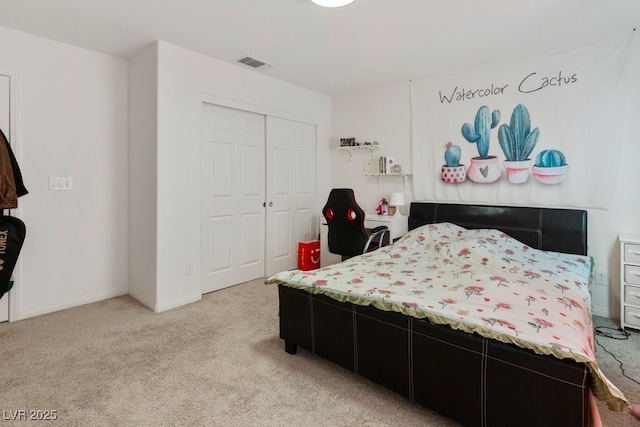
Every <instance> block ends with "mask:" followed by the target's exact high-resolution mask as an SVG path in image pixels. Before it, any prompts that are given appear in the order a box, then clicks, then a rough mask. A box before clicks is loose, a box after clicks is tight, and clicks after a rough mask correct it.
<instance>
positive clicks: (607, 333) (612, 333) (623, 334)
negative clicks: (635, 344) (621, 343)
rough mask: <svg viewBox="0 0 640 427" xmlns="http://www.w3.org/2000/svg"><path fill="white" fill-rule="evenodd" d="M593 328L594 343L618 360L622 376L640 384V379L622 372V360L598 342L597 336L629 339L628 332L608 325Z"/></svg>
mask: <svg viewBox="0 0 640 427" xmlns="http://www.w3.org/2000/svg"><path fill="white" fill-rule="evenodd" d="M595 330H596V336H595V340H596V343H598V345H599V346H600V347H602V349H603V350H604V351H605V352H607V353H608V354H610V355H611V357H613V358H614V359H615V361H616V362H618V364H619V365H620V372H622V375H623V376H624V377H627V378H628V379H630V380H631V381H633V382H634V383H636V384H638V385H640V381H638V380H636V379H635V378H632V377H630V376H629V375H627V374H626V373H625V372H624V366H623V365H622V362H621V361H620V359H618V358H617V357H616V355H615V354H613V353H611V352H610V351H609V350H607V349H606V348H605V346H603V345H602V343H600V341H598V336H602V337H606V338H611V339H614V340H628V339H629V335H630V334H629V332H627V331H625V330H624V329H616V328H610V327H607V326H596V328H595Z"/></svg>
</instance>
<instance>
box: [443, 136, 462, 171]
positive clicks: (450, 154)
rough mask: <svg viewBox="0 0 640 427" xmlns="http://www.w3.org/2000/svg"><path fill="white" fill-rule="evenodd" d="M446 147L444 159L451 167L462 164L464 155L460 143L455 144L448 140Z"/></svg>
mask: <svg viewBox="0 0 640 427" xmlns="http://www.w3.org/2000/svg"><path fill="white" fill-rule="evenodd" d="M444 148H446V150H445V152H444V161H445V163H446V164H447V166H449V167H450V168H453V167H456V166H460V156H461V155H462V150H460V147H459V146H458V145H453V143H452V142H451V141H449V142H447V144H446V145H445V146H444Z"/></svg>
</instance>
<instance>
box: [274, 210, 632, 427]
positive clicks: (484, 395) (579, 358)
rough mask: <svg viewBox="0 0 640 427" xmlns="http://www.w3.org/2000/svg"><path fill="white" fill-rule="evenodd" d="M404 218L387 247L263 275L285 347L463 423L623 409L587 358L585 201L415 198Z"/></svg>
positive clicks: (566, 419) (583, 422)
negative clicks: (571, 204) (602, 406)
mask: <svg viewBox="0 0 640 427" xmlns="http://www.w3.org/2000/svg"><path fill="white" fill-rule="evenodd" d="M408 221H409V230H410V231H409V233H407V235H405V236H404V237H403V238H401V239H400V240H398V241H397V242H396V243H395V244H394V245H390V246H387V247H384V248H381V249H379V250H377V251H375V252H373V253H370V254H366V255H362V256H359V257H356V258H352V259H350V260H346V261H343V262H342V263H339V264H335V265H333V266H329V267H326V268H323V269H320V270H314V271H309V272H301V271H297V270H294V271H288V272H281V273H278V274H277V275H274V276H272V277H270V278H268V279H267V280H266V282H267V283H275V284H278V293H279V303H280V337H281V338H282V339H283V340H284V344H285V351H286V352H288V353H290V354H295V353H296V351H297V348H298V347H302V348H304V349H307V350H309V351H311V352H313V353H314V354H316V355H318V356H321V357H324V358H326V359H328V360H331V361H333V362H335V363H337V364H339V365H341V366H343V367H345V368H347V369H350V370H352V371H354V372H356V373H358V374H359V375H362V376H364V377H366V378H368V379H370V380H372V381H374V382H376V383H379V384H381V385H383V386H385V387H387V388H389V389H391V390H393V391H395V392H397V393H400V394H402V395H404V396H406V397H407V398H409V399H411V400H412V401H414V402H416V403H418V404H421V405H424V406H426V407H428V408H431V409H433V410H435V411H437V412H440V413H442V414H444V415H446V416H448V417H450V418H452V419H454V420H456V421H458V422H460V423H462V424H463V425H468V426H503V425H504V426H512V425H514V422H516V423H517V425H519V426H525V425H531V426H540V425H547V426H548V425H557V426H563V427H566V426H585V427H586V426H590V425H592V423H596V422H597V421H598V420H597V419H596V418H597V410H596V411H594V410H593V409H594V406H595V405H594V403H593V398H592V395H593V394H595V395H596V397H597V398H598V399H601V400H604V401H606V402H607V404H608V406H609V408H610V409H612V410H619V411H623V410H626V409H627V408H628V402H626V400H625V399H624V396H623V395H622V393H620V391H619V390H618V389H617V388H616V387H615V386H614V385H613V384H611V383H610V382H609V381H608V380H607V379H606V377H604V375H603V374H602V372H600V370H599V368H598V367H597V364H596V363H595V353H594V352H595V349H594V346H593V341H592V338H593V326H592V323H591V320H592V319H591V314H590V296H589V294H588V286H587V285H588V281H589V276H590V270H591V260H590V258H589V257H587V256H586V255H587V214H586V212H585V211H582V210H572V209H549V208H535V207H506V206H478V205H468V204H443V203H422V202H414V203H412V204H411V208H410V215H409V218H408ZM467 230H469V231H467ZM431 239H434V240H433V241H432V240H431ZM443 242H444V243H443ZM478 242H479V243H478ZM427 246H428V247H427ZM469 248H471V250H469ZM497 248H501V249H497ZM427 249H428V250H427ZM536 249H540V250H542V251H549V252H541V251H536ZM476 252H477V253H476ZM521 252H522V254H521ZM423 254H426V255H423ZM434 254H435V255H434ZM478 254H480V255H481V256H479V257H478V258H477V259H475V258H474V256H476V255H478ZM482 254H484V255H482ZM494 254H498V255H499V256H497V257H495V258H496V259H495V260H494V256H493V255H494ZM505 254H506V255H505ZM531 254H533V255H531ZM435 256H437V257H441V258H437V261H434V259H436V258H433V257H435ZM522 257H525V258H522ZM545 257H553V258H549V259H547V258H545ZM557 257H559V258H557ZM423 258H424V260H423ZM457 258H460V259H461V260H462V262H463V264H462V265H461V267H455V263H456V262H459V261H460V260H458V259H457ZM466 260H469V261H468V262H467V261H466ZM465 262H467V263H466V264H465ZM538 262H540V265H541V266H544V265H546V264H545V263H547V262H551V263H556V264H557V265H556V268H553V269H546V270H545V269H542V270H540V269H539V267H538V266H537V265H536V263H538ZM477 263H479V264H478V265H476V264H477ZM487 264H488V266H487ZM494 264H495V268H494V267H491V265H494ZM496 268H497V270H495V269H496ZM537 268H538V269H537ZM487 269H489V270H487ZM364 270H367V271H368V273H367V274H369V276H367V274H365V272H364ZM487 271H489V274H488V275H486V272H487ZM511 273H513V274H515V276H514V275H513V274H511ZM451 274H453V275H451ZM510 274H511V275H510ZM576 275H577V276H576ZM542 276H544V277H542ZM547 276H548V277H547ZM514 277H515V279H514ZM381 283H385V284H386V283H388V284H389V285H388V286H386V285H381ZM540 283H542V285H540ZM547 283H548V284H547ZM527 286H531V288H527ZM489 288H491V291H492V292H496V291H497V292H499V293H497V294H496V293H492V294H490V293H488V291H489ZM574 290H575V292H576V293H574ZM585 290H586V292H585ZM558 291H559V292H558ZM497 295H498V296H497ZM507 295H508V297H507ZM429 298H431V299H429ZM516 300H517V301H518V303H524V304H526V305H525V306H524V308H518V307H517V306H516ZM547 300H549V301H548V302H547ZM534 307H536V308H535V310H541V311H534ZM547 307H550V308H551V310H548V309H547ZM558 307H559V308H558ZM550 311H551V312H550ZM476 312H477V313H476ZM507 312H510V313H509V316H511V314H512V313H513V314H516V313H521V314H522V315H521V316H520V317H521V318H519V319H518V321H519V322H520V323H517V321H516V320H511V317H505V316H507V314H506V313H507ZM511 312H512V313H511ZM548 316H550V317H548ZM553 316H555V317H553ZM472 317H473V318H472ZM513 318H514V319H515V316H514V317H513ZM565 318H566V320H565ZM557 319H560V320H557ZM556 329H558V330H570V331H568V332H571V333H574V332H575V331H576V330H580V331H582V332H581V333H580V334H579V335H578V336H577V337H569V336H567V337H565V336H563V335H560V333H559V332H556ZM540 331H542V332H540ZM550 331H552V332H553V334H550ZM556 333H558V336H556V335H555V334H556ZM516 420H517V421H516Z"/></svg>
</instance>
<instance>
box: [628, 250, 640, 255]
mask: <svg viewBox="0 0 640 427" xmlns="http://www.w3.org/2000/svg"><path fill="white" fill-rule="evenodd" d="M627 252H629V253H630V254H631V255H640V251H639V250H637V249H629V250H628V251H627Z"/></svg>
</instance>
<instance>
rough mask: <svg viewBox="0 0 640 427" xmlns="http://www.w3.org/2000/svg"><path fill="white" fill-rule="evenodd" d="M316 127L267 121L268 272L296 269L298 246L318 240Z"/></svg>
mask: <svg viewBox="0 0 640 427" xmlns="http://www.w3.org/2000/svg"><path fill="white" fill-rule="evenodd" d="M315 153H316V127H315V125H311V124H308V123H300V122H296V121H292V120H285V119H280V118H275V117H270V116H268V117H267V236H266V270H265V275H266V276H270V275H272V274H275V273H277V272H279V271H283V270H290V269H292V268H296V267H297V263H298V242H299V241H302V240H305V237H306V236H311V237H312V238H313V239H317V238H318V218H317V209H316V160H315V159H316V155H315Z"/></svg>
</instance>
